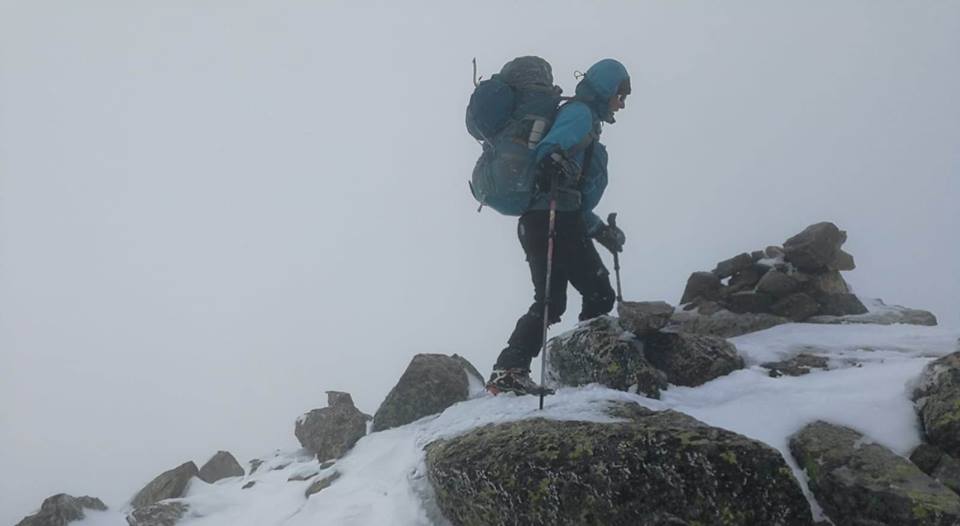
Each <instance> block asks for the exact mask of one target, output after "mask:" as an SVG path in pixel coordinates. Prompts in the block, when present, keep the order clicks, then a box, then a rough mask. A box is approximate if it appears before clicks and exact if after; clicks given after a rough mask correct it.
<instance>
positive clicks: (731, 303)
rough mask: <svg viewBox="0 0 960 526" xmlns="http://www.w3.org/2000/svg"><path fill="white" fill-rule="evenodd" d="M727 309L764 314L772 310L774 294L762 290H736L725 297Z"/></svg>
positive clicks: (740, 312) (741, 312)
mask: <svg viewBox="0 0 960 526" xmlns="http://www.w3.org/2000/svg"><path fill="white" fill-rule="evenodd" d="M724 305H726V307H727V309H729V310H730V311H732V312H736V313H738V314H743V313H746V312H749V313H753V314H762V313H766V312H770V306H771V305H773V296H771V295H769V294H764V293H762V292H752V291H749V292H736V293H734V294H731V295H729V296H727V297H726V298H725V299H724Z"/></svg>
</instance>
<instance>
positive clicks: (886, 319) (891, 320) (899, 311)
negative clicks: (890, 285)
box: [807, 298, 937, 326]
mask: <svg viewBox="0 0 960 526" xmlns="http://www.w3.org/2000/svg"><path fill="white" fill-rule="evenodd" d="M858 299H859V298H858ZM867 303H868V304H869V305H868V306H867V308H868V310H869V312H867V313H865V314H858V315H847V316H814V317H813V318H810V319H808V320H807V323H825V324H837V323H875V324H877V325H893V324H895V323H906V324H910V325H929V326H932V325H936V324H937V317H936V316H934V315H933V313H931V312H929V311H925V310H920V309H910V308H907V307H901V306H900V305H886V304H884V303H883V300H880V299H872V300H867Z"/></svg>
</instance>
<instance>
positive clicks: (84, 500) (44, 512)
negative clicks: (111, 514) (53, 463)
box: [16, 493, 107, 526]
mask: <svg viewBox="0 0 960 526" xmlns="http://www.w3.org/2000/svg"><path fill="white" fill-rule="evenodd" d="M84 509H88V510H96V511H106V509H107V506H106V505H105V504H104V503H103V501H101V500H100V499H98V498H95V497H86V496H84V497H74V496H71V495H67V494H66V493H58V494H56V495H53V496H51V497H47V498H46V499H44V501H43V503H42V504H41V505H40V510H39V511H37V512H36V513H34V514H33V515H30V516H28V517H24V518H23V519H22V520H21V521H20V522H18V523H17V524H16V526H66V524H67V523H69V522H71V521H79V520H83V519H84V518H85V517H86V516H85V515H84V513H83V510H84Z"/></svg>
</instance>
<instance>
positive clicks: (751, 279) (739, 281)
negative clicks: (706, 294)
mask: <svg viewBox="0 0 960 526" xmlns="http://www.w3.org/2000/svg"><path fill="white" fill-rule="evenodd" d="M767 271H768V269H767V267H764V266H762V265H753V266H751V267H750V268H746V269H743V270H741V271H740V272H737V273H736V274H734V275H733V277H731V278H730V283H729V284H728V285H727V290H726V293H727V294H732V293H734V292H740V291H752V290H753V287H755V286H756V285H757V283H759V282H760V279H761V278H763V275H764V274H765V273H766V272H767Z"/></svg>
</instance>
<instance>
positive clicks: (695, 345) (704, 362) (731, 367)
mask: <svg viewBox="0 0 960 526" xmlns="http://www.w3.org/2000/svg"><path fill="white" fill-rule="evenodd" d="M641 340H642V341H643V352H644V355H645V356H646V357H647V360H648V361H649V362H650V363H651V364H653V366H654V367H656V368H657V369H659V370H661V371H663V372H664V373H666V375H667V381H668V382H670V383H671V384H674V385H684V386H687V387H696V386H698V385H702V384H704V383H706V382H709V381H710V380H713V379H714V378H719V377H721V376H724V375H727V374H730V373H732V372H733V371H736V370H737V369H743V358H741V357H740V355H739V354H737V348H736V347H735V346H734V345H733V344H732V343H730V342H728V341H727V340H725V339H723V338H718V337H716V336H704V335H700V334H682V333H679V334H678V333H670V332H659V333H654V334H649V335H647V336H644V337H643V338H641Z"/></svg>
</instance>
